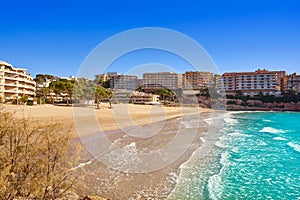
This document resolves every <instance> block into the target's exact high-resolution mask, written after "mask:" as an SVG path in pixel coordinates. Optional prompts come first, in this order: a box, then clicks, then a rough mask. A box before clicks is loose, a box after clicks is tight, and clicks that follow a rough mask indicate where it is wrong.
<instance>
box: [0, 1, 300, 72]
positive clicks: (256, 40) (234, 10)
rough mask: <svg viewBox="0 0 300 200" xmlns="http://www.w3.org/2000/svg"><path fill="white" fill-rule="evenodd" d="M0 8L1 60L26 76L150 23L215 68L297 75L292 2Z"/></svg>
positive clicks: (16, 4) (75, 63) (78, 58)
mask: <svg viewBox="0 0 300 200" xmlns="http://www.w3.org/2000/svg"><path fill="white" fill-rule="evenodd" d="M0 5H1V18H0V22H1V31H0V60H5V61H8V62H10V63H12V64H13V65H14V66H16V67H24V68H27V69H28V70H29V72H30V73H31V74H32V75H33V76H35V74H37V73H49V74H54V75H61V76H69V75H76V72H77V71H78V69H79V67H80V65H81V63H82V62H83V60H84V58H85V57H86V56H87V55H88V53H89V52H90V51H91V50H92V49H93V48H94V47H95V46H96V45H98V44H99V43H100V42H101V41H103V40H105V39H107V38H108V37H110V36H112V35H114V34H117V33H119V32H121V31H125V30H128V29H132V28H138V27H149V26H150V27H164V28H170V29H174V30H177V31H180V32H182V33H184V34H186V35H188V36H190V37H192V38H193V39H195V40H196V41H198V42H199V43H200V44H201V45H202V46H203V47H204V48H205V49H206V50H207V52H208V53H209V54H210V55H211V57H212V59H213V60H214V61H215V63H216V65H217V67H218V68H219V70H220V72H222V73H223V72H225V71H253V70H255V69H257V68H267V69H270V70H286V71H287V72H288V73H292V72H297V73H300V2H298V1H289V0H287V1H283V0H282V1H276V0H274V1H271V0H270V1H264V0H261V1H256V0H251V1H250V0H249V1H214V0H212V1H207V0H206V1H200V0H199V1H162V0H152V1H150V0H149V1H141V0H138V1H100V0H95V1H89V0H85V1H56V0H51V1H40V0H39V1H31V0H28V1H1V4H0ZM154 54H155V53H154ZM138 58H139V56H136V59H138ZM140 58H141V57H140ZM166 58H167V57H166ZM128 60H129V59H127V61H126V62H125V61H124V62H121V61H122V60H121V59H120V60H119V61H118V62H117V63H118V66H119V67H120V68H119V71H120V72H121V73H123V72H126V70H125V68H126V67H128V68H130V67H131V66H129V65H131V63H130V62H129V61H128ZM154 61H157V62H160V61H161V58H160V56H159V55H157V58H155V55H154V56H151V59H148V58H147V56H145V57H143V58H142V59H141V60H139V61H137V60H135V61H134V64H137V63H138V64H142V63H143V62H154ZM166 64H169V65H178V66H176V67H178V69H179V71H185V69H186V68H187V67H186V66H185V65H184V63H180V62H175V61H174V60H173V61H171V60H170V61H166ZM116 69H118V68H116Z"/></svg>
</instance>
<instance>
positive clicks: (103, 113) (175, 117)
mask: <svg viewBox="0 0 300 200" xmlns="http://www.w3.org/2000/svg"><path fill="white" fill-rule="evenodd" d="M80 109H81V110H80ZM124 109H125V110H124ZM5 110H9V111H12V112H14V113H15V116H17V117H28V118H29V119H30V120H33V121H36V122H39V123H45V124H47V123H49V122H51V123H53V122H55V123H60V124H63V125H64V126H65V127H66V128H69V127H71V132H72V135H73V137H74V139H75V141H77V142H81V141H80V139H76V138H78V134H77V132H76V128H75V124H74V116H73V114H74V112H73V109H72V107H65V106H53V105H42V106H32V107H29V106H7V105H6V106H5ZM90 113H94V114H95V116H96V118H97V120H96V121H97V122H98V123H99V124H100V125H99V126H100V128H101V129H102V131H104V132H105V136H106V137H107V138H108V139H109V140H110V142H111V143H113V144H114V145H115V146H117V147H118V148H119V149H122V150H124V149H125V150H126V152H127V153H128V155H129V156H132V155H135V156H136V155H137V154H138V153H141V152H146V153H147V152H153V151H159V150H160V149H162V148H164V147H165V146H167V145H168V144H170V142H172V141H173V140H174V138H176V136H177V135H178V130H179V128H180V127H181V128H182V126H183V125H184V123H182V119H183V118H182V116H187V115H189V116H194V117H195V118H198V119H199V124H197V125H196V126H195V127H183V128H184V130H186V133H187V134H186V135H185V136H183V137H182V138H181V139H182V142H181V143H180V144H179V145H178V146H177V148H174V147H173V149H171V150H172V152H176V150H177V149H178V148H183V147H184V148H185V150H184V151H183V153H182V154H180V155H179V156H178V158H176V159H174V161H173V162H172V163H171V164H169V165H167V166H164V167H161V168H159V169H158V170H155V171H151V170H150V171H149V172H146V171H145V173H130V172H124V168H122V167H121V168H120V169H122V170H120V169H118V167H116V166H122V165H126V164H128V163H127V160H126V158H127V157H125V159H124V157H118V156H112V157H111V158H112V159H114V162H115V163H117V164H118V165H115V166H111V165H110V166H109V165H107V163H106V164H104V163H103V162H102V161H101V158H100V159H95V158H94V157H93V156H92V155H91V154H90V153H89V152H88V151H86V150H84V151H83V153H82V155H83V156H82V158H81V159H80V163H78V165H77V166H74V170H73V171H74V173H75V174H76V176H78V184H77V188H76V193H77V194H79V195H80V196H85V195H98V196H102V197H105V198H108V199H148V198H153V199H166V198H167V197H168V195H169V194H170V192H171V191H172V189H173V187H174V185H175V183H176V179H177V177H178V175H179V173H180V165H181V164H182V163H184V162H186V161H187V160H188V159H189V157H190V156H191V154H192V153H193V152H194V151H195V150H196V149H197V148H199V147H200V146H201V144H202V140H201V137H204V136H205V135H206V133H207V129H208V126H209V125H208V123H207V122H206V121H205V120H206V119H209V118H210V117H211V110H210V109H200V108H178V107H176V108H174V107H157V106H149V105H113V109H109V108H108V105H107V104H102V105H101V109H99V110H96V109H94V108H93V107H86V108H79V112H77V113H76V114H75V118H77V121H79V122H81V124H80V125H81V126H86V127H90V124H89V123H91V120H92V119H89V118H88V117H87V115H89V114H90ZM124 113H125V114H124ZM128 116H129V118H130V120H128ZM191 119H193V117H192V118H191ZM75 121H76V120H75ZM124 121H125V123H123V122H124ZM162 122H163V123H162ZM185 123H186V124H188V121H185ZM77 125H78V124H77ZM133 125H134V126H133ZM156 125H157V127H159V128H160V129H159V130H160V131H158V132H156V133H155V134H153V135H151V136H149V135H146V136H145V137H135V135H128V134H127V131H126V130H131V128H132V127H136V126H138V127H139V129H138V130H149V131H148V132H150V133H151V130H153V127H154V128H155V127H156ZM190 128H191V129H190ZM189 130H193V131H196V132H195V133H196V134H195V135H189V132H190V131H189ZM137 132H138V131H135V133H137ZM191 136H192V140H187V141H189V142H186V141H185V139H187V138H190V137H191ZM80 137H81V139H87V140H89V139H91V140H93V139H94V138H99V137H103V135H102V136H99V137H98V135H97V133H96V134H95V131H91V132H89V133H87V134H84V133H83V134H82V133H81V134H80ZM172 155H173V154H172V153H171V154H169V155H165V156H172ZM99 160H100V161H99ZM153 162H154V161H153ZM149 163H150V164H151V161H150V162H149ZM125 171H126V170H125Z"/></svg>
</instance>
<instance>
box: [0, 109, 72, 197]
mask: <svg viewBox="0 0 300 200" xmlns="http://www.w3.org/2000/svg"><path fill="white" fill-rule="evenodd" d="M0 152H1V153H0V199H57V198H60V199H68V198H69V197H68V195H70V194H71V193H70V190H71V188H72V186H73V184H74V182H75V178H74V176H72V174H71V172H72V171H71V170H70V169H71V168H72V163H73V162H72V160H73V159H72V157H71V156H70V154H72V153H71V151H70V135H69V131H68V130H63V128H62V127H60V126H58V125H57V124H51V125H40V124H37V123H32V122H31V121H30V120H29V119H25V118H23V119H17V118H15V117H14V116H13V114H11V113H8V112H0Z"/></svg>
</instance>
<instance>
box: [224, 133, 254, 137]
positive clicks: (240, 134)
mask: <svg viewBox="0 0 300 200" xmlns="http://www.w3.org/2000/svg"><path fill="white" fill-rule="evenodd" d="M228 135H230V136H234V137H251V136H250V135H248V134H245V133H240V132H233V133H229V134H228Z"/></svg>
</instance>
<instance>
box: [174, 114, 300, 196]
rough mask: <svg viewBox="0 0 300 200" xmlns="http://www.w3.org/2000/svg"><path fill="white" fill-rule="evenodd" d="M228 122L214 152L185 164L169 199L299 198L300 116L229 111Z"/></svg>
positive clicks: (213, 148)
mask: <svg viewBox="0 0 300 200" xmlns="http://www.w3.org/2000/svg"><path fill="white" fill-rule="evenodd" d="M225 122H226V123H225V126H224V127H222V129H220V130H219V131H220V134H219V135H218V139H217V141H215V142H214V143H213V147H212V149H211V150H210V152H209V153H208V154H207V155H206V156H205V157H201V156H199V155H200V153H201V152H200V150H199V152H197V151H196V152H195V153H194V154H193V156H192V157H191V158H190V160H189V161H188V162H186V163H184V164H183V165H182V166H181V172H180V175H179V177H178V181H177V184H176V186H175V188H174V190H173V192H172V193H171V195H170V196H169V199H195V200H201V199H205V200H206V199H222V200H223V199H224V200H226V199H228V200H233V199H241V200H244V199H255V200H257V199H262V200H265V199H278V200H284V199H296V200H297V199H298V200H299V199H300V113H294V112H229V113H227V114H226V115H225ZM205 140H208V139H206V138H203V141H204V143H205V142H206V141H205Z"/></svg>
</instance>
